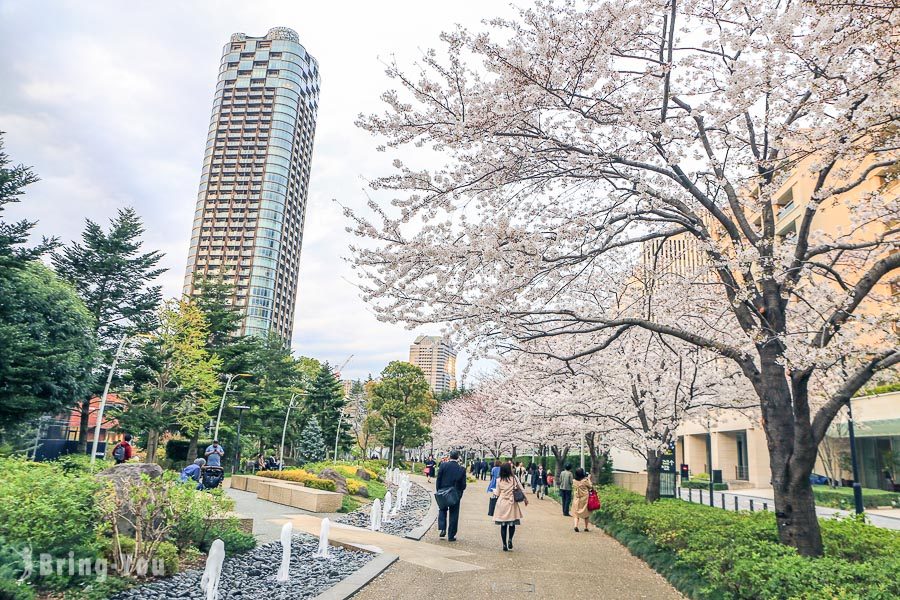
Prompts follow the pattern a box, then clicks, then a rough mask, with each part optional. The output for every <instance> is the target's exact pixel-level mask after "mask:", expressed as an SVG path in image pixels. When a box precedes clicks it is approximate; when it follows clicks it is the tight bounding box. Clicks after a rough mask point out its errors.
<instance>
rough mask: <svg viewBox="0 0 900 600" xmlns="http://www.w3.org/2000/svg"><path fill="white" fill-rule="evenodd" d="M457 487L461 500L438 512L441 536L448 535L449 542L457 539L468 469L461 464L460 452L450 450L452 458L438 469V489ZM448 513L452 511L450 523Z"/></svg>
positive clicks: (435, 487)
mask: <svg viewBox="0 0 900 600" xmlns="http://www.w3.org/2000/svg"><path fill="white" fill-rule="evenodd" d="M451 487H455V488H456V490H457V491H458V492H459V498H460V501H459V502H457V503H456V504H455V505H454V506H450V507H447V508H442V509H440V512H439V513H438V529H440V531H441V533H440V535H441V537H444V536H445V535H446V536H447V541H448V542H455V541H456V528H457V526H458V525H459V505H460V504H461V503H462V495H463V491H464V490H465V489H466V470H465V469H464V468H463V467H462V465H460V464H459V452H458V451H457V450H451V451H450V460H448V461H447V462H445V463H442V464H441V466H440V468H439V469H438V474H437V483H436V484H435V486H434V489H436V490H443V489H446V488H451ZM447 513H450V523H449V524H448V523H447Z"/></svg>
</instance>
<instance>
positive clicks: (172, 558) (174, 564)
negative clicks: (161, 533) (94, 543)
mask: <svg viewBox="0 0 900 600" xmlns="http://www.w3.org/2000/svg"><path fill="white" fill-rule="evenodd" d="M119 549H120V550H121V551H122V554H125V555H129V554H134V538H130V537H125V536H120V537H119ZM112 552H113V549H112V544H110V545H109V547H108V548H107V549H106V552H105V554H106V556H107V558H108V559H109V560H110V561H112V560H113V556H112ZM151 560H162V561H163V569H164V572H165V576H166V577H169V576H171V575H174V574H175V573H177V572H178V571H179V570H180V568H181V563H180V561H179V560H178V547H177V546H176V545H175V544H173V543H171V542H160V543H159V545H158V546H157V547H156V551H155V552H154V553H153V557H152V558H151Z"/></svg>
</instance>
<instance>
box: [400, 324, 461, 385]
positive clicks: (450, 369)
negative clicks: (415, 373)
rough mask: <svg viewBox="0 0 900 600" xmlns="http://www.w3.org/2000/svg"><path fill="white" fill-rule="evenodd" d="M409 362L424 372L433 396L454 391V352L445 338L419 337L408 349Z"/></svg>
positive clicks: (433, 336)
mask: <svg viewBox="0 0 900 600" xmlns="http://www.w3.org/2000/svg"><path fill="white" fill-rule="evenodd" d="M409 362H411V363H412V364H414V365H416V366H417V367H419V368H420V369H422V370H423V371H424V372H425V378H426V379H427V380H428V383H429V385H431V391H432V392H434V393H435V394H440V393H443V392H450V391H452V390H455V389H456V350H454V349H453V347H452V346H451V345H450V344H449V343H448V342H447V339H446V338H443V337H440V336H435V335H420V336H419V337H417V338H416V341H415V342H413V344H412V345H411V346H410V347H409Z"/></svg>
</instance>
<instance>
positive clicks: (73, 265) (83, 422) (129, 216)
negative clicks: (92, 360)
mask: <svg viewBox="0 0 900 600" xmlns="http://www.w3.org/2000/svg"><path fill="white" fill-rule="evenodd" d="M86 223H87V224H86V226H85V229H84V232H83V233H82V234H81V240H82V241H81V243H78V242H73V243H71V244H70V245H68V246H65V247H63V248H62V249H61V251H59V252H54V253H53V255H52V259H53V266H54V268H55V269H56V272H57V273H58V274H59V275H60V277H62V278H63V279H65V280H67V281H68V282H69V283H71V284H72V285H73V286H74V287H75V290H76V292H78V295H79V296H80V297H81V299H82V300H83V301H84V304H85V306H87V309H88V311H89V312H90V313H91V315H93V317H94V321H95V327H96V328H95V330H94V335H95V338H96V342H97V346H98V347H99V348H100V349H101V351H102V355H103V358H102V360H101V361H99V363H98V364H97V365H96V368H95V370H94V381H93V385H92V386H91V387H90V388H89V389H88V391H87V393H86V394H85V395H84V396H83V397H82V398H81V399H80V400H79V402H78V408H79V410H80V411H81V419H80V423H79V428H78V430H79V434H78V448H79V452H83V451H84V450H85V449H86V445H87V429H88V421H89V413H90V399H91V397H92V396H95V395H98V394H99V393H100V392H101V391H102V389H103V384H104V382H105V379H106V375H107V373H109V369H110V365H111V364H112V360H113V354H114V352H115V349H116V346H117V345H118V343H119V341H120V340H121V339H122V336H125V335H130V334H133V333H136V332H147V331H151V330H152V329H153V327H154V326H155V321H156V309H157V307H158V306H159V303H160V300H161V291H160V290H161V287H160V286H158V285H151V282H152V281H153V280H154V279H156V278H157V277H158V276H159V275H161V274H162V273H164V272H165V269H160V268H158V267H157V265H158V263H159V261H160V259H161V258H162V257H163V255H162V253H161V252H156V251H152V252H146V253H142V252H141V246H142V244H143V241H142V240H141V239H140V238H141V235H143V233H144V226H143V223H142V222H141V219H140V217H139V216H138V215H137V213H135V211H134V209H132V208H124V209H121V210H119V212H118V215H117V216H116V217H115V218H113V219H111V220H110V224H109V230H108V231H104V230H103V228H102V227H101V226H100V225H99V224H97V223H95V222H93V221H91V220H90V219H88V220H87V222H86Z"/></svg>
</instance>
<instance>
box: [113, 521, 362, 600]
mask: <svg viewBox="0 0 900 600" xmlns="http://www.w3.org/2000/svg"><path fill="white" fill-rule="evenodd" d="M318 547H319V540H318V538H316V537H313V536H311V535H307V534H299V535H295V536H294V539H293V543H292V544H291V570H290V574H291V578H290V579H289V580H288V581H286V582H284V583H279V582H277V581H275V575H276V574H277V573H278V567H279V565H281V542H272V543H269V544H265V545H263V546H257V547H256V548H254V549H253V550H251V551H249V552H246V553H244V554H238V555H236V556H232V557H230V558H227V557H226V559H225V564H224V566H223V567H222V578H221V580H220V581H219V599H220V600H229V599H250V598H266V599H270V598H271V599H283V600H288V599H293V598H312V597H315V596H317V595H318V594H320V593H322V592H323V591H325V590H326V589H328V588H330V587H332V586H333V585H335V584H336V583H338V582H340V581H342V580H343V579H346V578H347V577H348V576H349V575H350V574H352V573H353V572H354V571H356V570H358V569H359V568H361V567H362V566H363V565H365V564H366V563H367V562H369V561H370V560H371V559H372V558H373V557H374V556H375V555H374V554H370V553H368V552H362V551H359V550H347V549H346V548H341V547H336V546H331V547H330V549H329V552H330V553H331V556H330V557H329V558H316V557H315V556H313V555H314V554H315V552H316V550H317V549H318ZM227 551H228V550H227V548H226V553H227ZM226 556H227V555H226ZM202 577H203V570H202V569H199V570H191V571H184V572H181V573H177V574H176V575H174V576H172V577H169V578H168V579H164V580H161V581H155V582H153V583H149V584H146V585H142V586H139V587H134V588H131V589H130V590H128V591H126V592H122V593H121V594H118V595H116V596H113V597H112V598H111V600H169V599H171V598H197V599H204V598H206V596H205V594H204V593H203V591H201V589H200V579H201V578H202Z"/></svg>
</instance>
